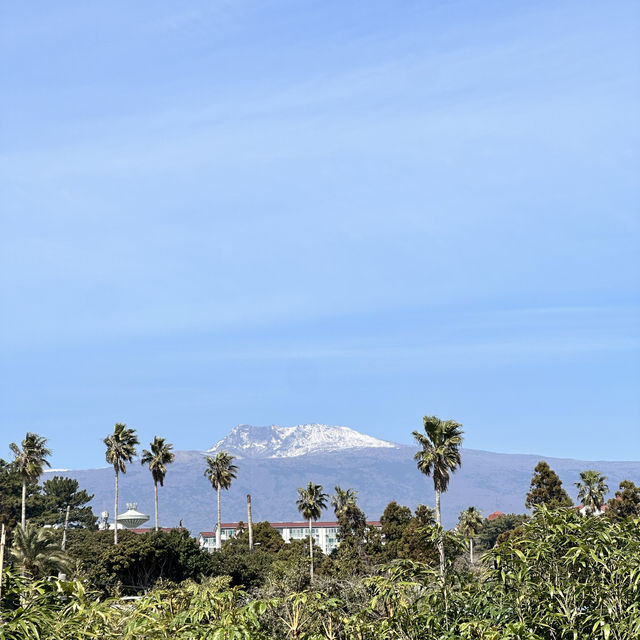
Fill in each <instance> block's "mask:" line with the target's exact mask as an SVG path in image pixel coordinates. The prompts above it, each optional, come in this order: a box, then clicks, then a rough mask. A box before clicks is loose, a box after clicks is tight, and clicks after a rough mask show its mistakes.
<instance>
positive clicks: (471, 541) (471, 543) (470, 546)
mask: <svg viewBox="0 0 640 640" xmlns="http://www.w3.org/2000/svg"><path fill="white" fill-rule="evenodd" d="M469 561H470V562H471V566H473V538H469Z"/></svg>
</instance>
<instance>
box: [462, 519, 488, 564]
mask: <svg viewBox="0 0 640 640" xmlns="http://www.w3.org/2000/svg"><path fill="white" fill-rule="evenodd" d="M481 529H482V514H481V513H480V511H478V509H476V508H475V507H469V508H468V509H466V510H465V511H463V512H462V513H461V514H460V516H459V517H458V531H459V532H460V533H461V534H462V535H463V536H464V537H465V538H466V539H467V540H468V541H469V562H471V565H473V539H474V538H475V537H476V536H477V535H478V534H479V533H480V531H481Z"/></svg>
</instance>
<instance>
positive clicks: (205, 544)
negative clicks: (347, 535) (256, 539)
mask: <svg viewBox="0 0 640 640" xmlns="http://www.w3.org/2000/svg"><path fill="white" fill-rule="evenodd" d="M269 524H270V525H271V526H272V527H273V528H274V529H275V530H276V531H277V532H278V533H279V534H280V535H281V536H282V539H283V540H284V541H285V542H291V540H304V539H305V538H307V537H308V536H309V523H308V522H270V523H269ZM367 524H368V525H369V526H371V527H376V528H380V523H379V522H367ZM245 528H246V525H245ZM221 529H222V533H221V536H220V539H221V540H222V542H224V541H225V540H228V539H229V538H233V537H234V536H235V535H236V534H237V533H238V523H237V522H223V523H222V527H221ZM311 533H312V536H313V542H314V544H316V545H318V546H319V547H320V548H321V549H322V552H323V553H325V554H327V555H328V554H330V553H331V552H332V551H333V550H334V549H336V548H337V547H338V545H339V544H340V542H339V540H338V523H337V522H312V523H311ZM198 542H199V543H200V546H201V547H202V548H203V549H206V550H207V551H211V552H213V551H215V549H216V532H215V531H201V532H200V535H199V536H198Z"/></svg>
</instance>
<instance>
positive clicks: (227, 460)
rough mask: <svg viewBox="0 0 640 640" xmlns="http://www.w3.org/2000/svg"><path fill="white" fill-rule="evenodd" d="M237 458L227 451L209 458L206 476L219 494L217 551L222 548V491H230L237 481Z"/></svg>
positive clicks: (207, 459)
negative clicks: (235, 480)
mask: <svg viewBox="0 0 640 640" xmlns="http://www.w3.org/2000/svg"><path fill="white" fill-rule="evenodd" d="M234 460H235V458H234V457H233V456H232V455H230V454H228V453H227V452H226V451H220V452H219V453H218V455H216V457H215V458H212V457H211V456H207V458H206V461H207V468H206V469H205V471H204V475H205V476H207V478H209V482H211V486H212V487H213V488H214V489H215V490H216V491H217V492H218V525H217V527H216V549H218V550H220V549H221V548H222V520H221V516H220V491H221V489H228V488H229V487H230V486H231V482H232V481H233V480H234V479H235V477H236V474H237V471H238V467H236V465H235V464H233V461H234Z"/></svg>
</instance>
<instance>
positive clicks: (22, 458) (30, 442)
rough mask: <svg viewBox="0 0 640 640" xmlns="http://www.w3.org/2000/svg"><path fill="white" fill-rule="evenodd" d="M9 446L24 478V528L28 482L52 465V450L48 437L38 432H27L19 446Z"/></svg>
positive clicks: (35, 480)
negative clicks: (50, 458)
mask: <svg viewBox="0 0 640 640" xmlns="http://www.w3.org/2000/svg"><path fill="white" fill-rule="evenodd" d="M9 447H10V448H11V451H12V452H13V455H14V456H15V461H14V465H15V467H16V469H17V471H18V473H19V474H20V477H21V478H22V518H21V525H22V529H23V530H24V528H25V526H26V524H27V483H29V482H37V481H38V478H39V477H40V476H41V475H42V471H43V467H44V466H45V465H46V466H47V467H50V466H51V465H50V464H49V461H48V460H47V456H50V455H51V450H50V449H47V439H46V438H43V437H42V436H39V435H38V434H37V433H31V432H30V431H29V432H27V435H26V436H25V438H24V440H23V441H22V443H21V447H19V446H18V445H17V444H16V443H15V442H12V443H11V444H10V445H9Z"/></svg>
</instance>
